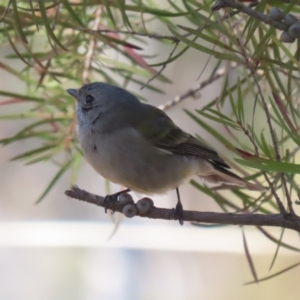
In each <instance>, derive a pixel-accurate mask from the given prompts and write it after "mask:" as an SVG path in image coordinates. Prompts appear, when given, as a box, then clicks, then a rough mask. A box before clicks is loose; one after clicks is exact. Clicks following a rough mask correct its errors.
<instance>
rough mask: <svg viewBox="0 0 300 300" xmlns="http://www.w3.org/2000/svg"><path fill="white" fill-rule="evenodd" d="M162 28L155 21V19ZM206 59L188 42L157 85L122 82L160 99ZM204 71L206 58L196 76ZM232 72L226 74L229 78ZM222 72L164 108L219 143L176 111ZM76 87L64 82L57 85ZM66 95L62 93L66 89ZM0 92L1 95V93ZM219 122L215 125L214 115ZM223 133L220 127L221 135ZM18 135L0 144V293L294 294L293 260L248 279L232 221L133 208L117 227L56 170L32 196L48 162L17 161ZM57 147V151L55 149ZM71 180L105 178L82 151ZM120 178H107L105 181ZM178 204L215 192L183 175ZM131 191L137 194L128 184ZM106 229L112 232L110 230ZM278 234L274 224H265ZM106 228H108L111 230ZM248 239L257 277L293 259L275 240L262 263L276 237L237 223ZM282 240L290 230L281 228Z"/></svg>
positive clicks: (6, 81)
mask: <svg viewBox="0 0 300 300" xmlns="http://www.w3.org/2000/svg"><path fill="white" fill-rule="evenodd" d="M156 30H157V32H162V31H163V29H162V28H157V29H156ZM147 51H149V54H152V53H153V52H155V53H159V54H160V56H159V57H158V58H157V59H158V60H159V59H160V58H164V59H165V58H166V56H167V55H168V51H169V48H167V46H163V45H161V44H158V43H156V42H155V41H153V43H151V44H150V45H149V48H147ZM10 53H11V49H10V48H9V47H7V48H5V47H3V48H1V49H0V60H1V61H4V62H5V63H6V64H8V65H10V66H12V67H13V68H19V69H20V70H21V68H22V65H21V64H20V62H18V61H17V60H7V59H6V58H5V56H6V55H7V54H10ZM206 62H207V56H205V55H203V57H200V56H199V52H196V51H193V50H188V52H187V54H186V55H184V56H182V57H181V58H180V59H178V60H177V61H175V62H174V63H173V64H171V65H168V66H167V68H166V69H165V71H164V75H165V76H167V77H168V78H169V79H171V80H172V84H162V83H158V86H159V87H160V88H162V89H163V90H164V91H165V95H159V96H158V94H157V93H151V92H150V91H149V90H143V91H140V90H137V88H138V87H137V86H134V85H132V86H131V89H132V90H134V89H136V92H137V93H139V94H141V95H143V97H145V98H146V99H147V100H148V102H149V103H150V104H152V105H157V106H158V105H161V104H164V103H165V102H166V101H169V100H171V99H174V97H176V96H178V95H180V94H182V93H184V92H185V91H187V90H188V89H190V88H193V87H194V86H195V85H196V83H197V78H198V76H199V74H200V73H201V72H202V70H203V68H204V65H205V64H206ZM210 74H211V67H210V64H208V66H207V67H206V69H205V71H204V72H203V73H202V75H201V78H200V79H199V80H198V81H200V82H201V80H204V79H206V78H207V77H208V76H209V75H210ZM0 78H1V80H0V89H1V90H2V89H3V90H6V91H11V92H15V93H24V92H25V86H24V84H23V83H22V82H19V81H18V80H17V79H16V78H15V77H13V76H12V75H10V74H9V73H7V72H5V71H4V70H2V69H0ZM235 79H236V78H235V77H234V76H233V77H232V80H233V81H234V80H235ZM221 86H222V80H219V81H216V82H215V83H214V84H212V85H209V86H208V87H207V88H205V89H204V90H203V91H201V94H200V95H198V96H199V97H196V98H188V99H186V100H185V101H184V102H182V103H180V104H178V105H176V106H174V107H172V108H171V109H169V110H168V111H167V114H168V115H169V116H170V117H171V118H172V119H173V120H174V122H175V123H176V124H177V125H178V126H180V127H181V128H182V129H184V130H186V131H188V132H189V133H191V134H199V135H201V136H202V137H203V138H204V139H205V140H207V141H209V143H210V144H211V145H213V146H214V147H215V148H216V149H217V150H218V151H219V152H221V153H225V152H226V150H225V149H224V148H222V147H221V146H220V145H218V144H216V142H215V141H214V140H213V139H211V137H209V135H208V134H207V133H206V132H204V131H201V128H200V127H199V125H197V124H196V123H195V122H194V121H192V120H191V118H190V117H188V116H187V115H186V113H184V111H183V108H184V107H185V108H186V107H188V108H189V110H191V111H192V110H194V109H196V108H201V107H202V106H203V105H205V104H206V103H207V102H208V101H210V100H211V99H213V98H214V97H217V96H218V94H219V93H220V90H221ZM67 87H69V88H78V87H76V86H66V88H67ZM67 97H70V96H69V95H67V94H66V99H67ZM1 99H6V97H1ZM28 109H30V105H28V104H19V105H17V106H11V105H6V106H5V105H3V106H1V114H2V115H4V114H6V113H17V112H18V113H19V112H22V111H25V110H26V111H27V110H28ZM0 122H1V126H0V139H2V138H5V137H8V136H11V135H13V134H15V133H17V132H18V131H19V130H21V129H22V128H23V127H24V125H25V124H27V121H26V120H24V121H14V120H1V121H0ZM214 126H215V128H216V129H217V130H218V131H219V132H223V128H221V126H219V125H218V124H215V125H214ZM225 134H226V133H225V132H224V135H225ZM34 146H36V145H35V141H34V140H31V139H28V140H25V141H20V142H17V143H14V144H12V145H10V146H9V147H2V148H0V221H1V222H0V247H1V248H0V299H5V300H6V299H7V300H19V299H30V300H40V299H51V300H52V299H56V300H71V299H72V300H75V299H87V300H96V299H101V300H102V299H103V300H104V299H105V300H110V299H112V300H113V299H128V300H135V299H136V300H139V299H143V300H155V299H173V300H177V299H178V300H179V299H191V300H193V299H195V300H196V299H205V300H219V299H245V300H247V299H274V300H276V299H283V298H284V299H287V300H288V299H297V298H298V297H297V294H298V292H299V285H298V275H299V272H300V270H299V268H295V269H293V270H291V271H290V272H287V273H285V274H283V275H282V276H278V277H275V278H273V279H271V280H268V281H265V282H262V283H260V284H251V285H247V286H245V285H244V284H245V283H246V282H249V281H252V280H253V276H252V274H251V271H250V268H249V264H248V261H247V259H246V256H245V252H244V247H243V239H242V231H241V229H240V228H239V227H234V226H227V227H214V228H200V227H195V226H192V225H191V224H189V223H187V222H186V223H185V224H184V226H180V225H179V224H178V222H175V221H170V222H167V221H158V220H148V219H141V218H133V219H122V218H121V216H120V215H118V214H115V215H114V216H113V220H114V221H115V222H121V223H120V225H119V227H118V228H117V230H116V231H115V229H116V227H115V224H114V222H113V220H112V217H111V216H110V215H109V214H105V213H104V210H103V209H101V208H98V207H96V206H93V205H91V204H87V203H83V202H79V201H77V200H74V199H69V198H67V197H66V196H65V195H64V191H65V190H66V189H68V188H69V186H70V176H69V175H70V174H68V173H66V174H65V175H64V176H63V177H62V179H61V180H59V182H58V183H57V184H56V185H55V187H54V188H53V189H52V190H51V192H50V193H49V194H48V195H47V196H46V198H45V199H44V200H43V201H42V202H41V203H39V204H38V205H36V204H35V201H36V200H37V199H38V197H39V196H40V195H41V194H42V193H43V191H44V190H45V186H46V185H47V184H48V183H49V181H50V180H51V179H52V178H53V176H54V174H55V173H56V172H57V166H55V165H54V164H53V163H50V162H49V163H38V164H33V165H29V166H24V165H22V164H21V162H19V161H17V162H16V161H10V158H11V157H13V156H15V155H17V154H19V153H20V152H24V151H25V150H29V149H32V148H33V147H34ZM62 155H64V154H62ZM76 184H77V185H79V187H80V188H83V189H86V190H88V191H90V192H92V193H96V194H99V195H105V181H104V180H103V179H102V178H101V177H100V176H99V175H98V174H97V173H95V172H94V171H93V169H92V168H91V167H90V166H89V165H88V164H87V163H86V161H85V160H84V159H83V161H82V163H81V165H80V169H79V174H78V177H77V179H76ZM119 188H120V187H118V186H115V185H111V191H112V192H116V191H118V190H119ZM180 191H181V198H182V201H183V205H184V208H185V209H191V210H199V211H219V208H218V207H217V206H216V204H215V202H214V201H212V200H211V199H209V198H208V197H207V196H206V195H204V194H200V193H199V191H198V190H196V189H195V188H193V187H192V186H191V185H190V184H189V183H186V184H185V185H184V186H182V187H181V188H180ZM134 197H135V199H138V198H139V197H140V195H136V194H134ZM153 200H154V202H155V205H156V206H159V207H168V208H171V207H174V205H175V203H176V193H175V191H174V192H170V193H168V194H166V195H163V196H159V197H154V198H153ZM114 231H115V232H114ZM270 232H271V233H272V234H273V235H274V236H276V237H277V238H279V236H280V233H281V230H280V229H270ZM113 233H114V234H113ZM245 234H246V237H247V241H248V245H249V249H250V252H251V255H252V258H253V261H254V263H255V267H256V271H257V273H258V276H259V277H260V278H261V277H265V276H268V275H269V274H271V273H272V272H276V271H278V270H281V269H283V268H286V267H287V266H290V265H293V264H295V263H297V262H298V260H299V258H298V255H297V253H296V252H292V251H288V250H284V249H280V252H279V256H278V258H277V260H276V263H275V266H274V267H273V269H272V272H271V273H270V272H269V267H270V264H271V261H272V259H273V256H274V254H275V250H276V245H275V244H273V243H271V242H270V241H269V240H267V239H265V237H264V236H263V235H262V234H261V233H259V232H258V231H257V230H255V229H254V228H251V227H247V228H245ZM285 239H286V240H287V241H295V240H298V239H299V237H298V235H297V234H296V233H293V232H287V234H286V236H285Z"/></svg>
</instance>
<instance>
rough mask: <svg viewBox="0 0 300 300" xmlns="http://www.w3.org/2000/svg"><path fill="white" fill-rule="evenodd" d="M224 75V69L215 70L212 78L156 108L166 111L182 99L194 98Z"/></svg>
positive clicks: (234, 66)
mask: <svg viewBox="0 0 300 300" xmlns="http://www.w3.org/2000/svg"><path fill="white" fill-rule="evenodd" d="M237 66H238V65H237V64H235V63H232V64H231V66H230V67H231V68H236V67H237ZM224 74H225V68H220V69H219V70H217V72H216V73H215V74H214V75H213V76H210V77H209V78H208V79H205V80H203V81H201V82H199V83H197V85H196V86H195V87H194V88H191V89H189V90H187V91H186V92H184V93H182V94H181V95H177V96H175V97H174V98H173V99H172V100H169V101H167V102H165V103H163V104H161V105H159V106H158V108H159V109H161V110H164V111H166V110H168V109H169V108H171V107H173V106H175V105H177V104H178V103H180V102H181V101H183V100H184V99H186V98H188V97H196V96H197V95H198V94H199V92H200V91H201V90H202V89H204V88H205V87H207V86H208V85H210V84H212V83H213V82H215V81H216V80H218V79H219V78H221V77H222V76H223V75H224Z"/></svg>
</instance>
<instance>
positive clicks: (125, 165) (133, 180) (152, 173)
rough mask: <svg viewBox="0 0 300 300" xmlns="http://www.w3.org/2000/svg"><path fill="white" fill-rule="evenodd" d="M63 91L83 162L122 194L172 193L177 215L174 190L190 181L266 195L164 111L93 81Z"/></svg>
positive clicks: (111, 86) (118, 88)
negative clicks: (71, 103)
mask: <svg viewBox="0 0 300 300" xmlns="http://www.w3.org/2000/svg"><path fill="white" fill-rule="evenodd" d="M66 91H67V92H68V93H69V94H70V95H71V96H72V97H74V98H75V99H76V104H75V114H76V119H77V122H76V131H77V136H78V140H79V143H80V145H81V147H82V150H83V154H84V156H85V158H86V159H87V161H88V163H89V164H90V165H91V166H92V167H93V168H94V170H95V171H96V172H97V173H99V174H100V175H101V176H103V177H104V178H105V179H107V180H109V181H111V182H113V183H116V184H119V185H122V186H124V187H126V188H127V191H128V190H131V191H135V192H138V193H141V194H145V195H158V194H164V193H166V192H168V191H170V190H175V189H176V191H177V196H178V201H177V205H176V212H177V213H178V214H181V213H182V211H183V209H182V204H181V200H180V196H179V190H178V187H179V186H180V185H182V184H183V183H184V182H186V181H188V180H190V179H191V178H192V177H194V176H198V177H201V178H202V179H204V180H205V181H206V182H208V183H213V184H226V185H232V186H236V187H240V188H246V189H248V190H253V191H264V190H265V188H264V187H263V186H261V185H259V184H254V183H250V182H247V181H246V180H244V179H243V178H241V177H240V176H238V175H236V174H235V173H233V172H232V171H231V170H230V166H229V165H228V164H227V163H226V162H225V161H224V160H223V159H222V158H221V157H220V156H219V154H218V153H217V152H216V151H215V150H214V149H213V148H212V147H210V146H208V145H206V144H205V143H203V142H202V141H200V140H199V139H197V138H196V137H194V136H193V135H191V134H189V133H187V132H185V131H184V130H182V129H180V128H179V127H178V126H177V125H176V124H175V123H174V122H173V121H172V120H171V119H170V118H169V117H168V115H167V114H166V113H165V112H164V111H162V110H160V109H159V108H157V107H155V106H152V105H150V104H146V103H143V102H141V101H139V100H138V98H137V97H135V96H134V95H133V94H131V93H130V92H128V91H127V90H125V89H123V88H120V87H118V86H114V85H111V84H108V83H104V82H93V83H89V84H85V85H83V86H82V87H81V88H79V89H73V88H72V89H67V90H66ZM119 194H120V193H117V194H114V195H119Z"/></svg>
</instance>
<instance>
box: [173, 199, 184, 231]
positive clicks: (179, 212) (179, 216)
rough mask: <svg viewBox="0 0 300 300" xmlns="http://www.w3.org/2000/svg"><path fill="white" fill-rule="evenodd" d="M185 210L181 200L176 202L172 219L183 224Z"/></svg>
mask: <svg viewBox="0 0 300 300" xmlns="http://www.w3.org/2000/svg"><path fill="white" fill-rule="evenodd" d="M183 214H184V210H183V207H182V204H181V202H178V203H177V204H176V207H175V208H173V209H172V211H171V215H170V217H171V218H170V219H174V220H178V221H179V224H180V225H183Z"/></svg>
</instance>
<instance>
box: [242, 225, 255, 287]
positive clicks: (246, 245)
mask: <svg viewBox="0 0 300 300" xmlns="http://www.w3.org/2000/svg"><path fill="white" fill-rule="evenodd" d="M242 234H243V245H244V250H245V254H246V258H247V261H248V264H249V267H250V270H251V273H252V276H253V278H254V282H256V283H257V282H258V278H257V274H256V270H255V266H254V263H253V260H252V257H251V254H250V251H249V248H248V244H247V240H246V236H245V232H244V227H243V226H242Z"/></svg>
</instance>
